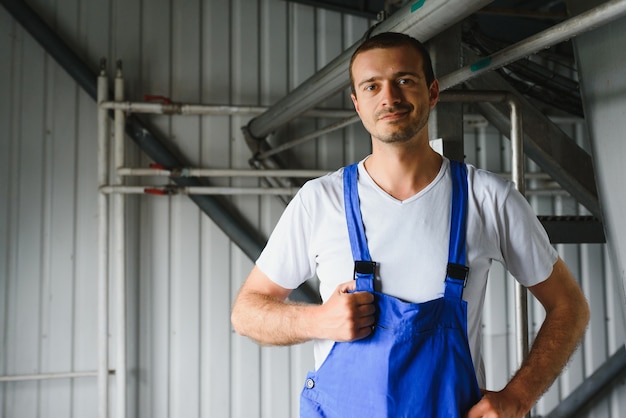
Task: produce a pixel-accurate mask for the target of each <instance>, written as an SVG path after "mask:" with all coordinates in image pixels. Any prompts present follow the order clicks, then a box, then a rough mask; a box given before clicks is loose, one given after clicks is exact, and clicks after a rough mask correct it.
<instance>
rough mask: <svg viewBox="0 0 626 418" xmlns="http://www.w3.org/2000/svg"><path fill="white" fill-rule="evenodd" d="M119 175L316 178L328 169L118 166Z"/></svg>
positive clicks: (326, 172)
mask: <svg viewBox="0 0 626 418" xmlns="http://www.w3.org/2000/svg"><path fill="white" fill-rule="evenodd" d="M117 172H118V174H119V175H121V176H166V177H176V176H183V177H296V178H297V177H300V178H316V177H321V176H324V175H326V174H328V173H330V171H329V170H242V169H230V168H224V169H221V168H184V169H181V170H164V169H160V168H127V167H125V168H120V169H118V171H117Z"/></svg>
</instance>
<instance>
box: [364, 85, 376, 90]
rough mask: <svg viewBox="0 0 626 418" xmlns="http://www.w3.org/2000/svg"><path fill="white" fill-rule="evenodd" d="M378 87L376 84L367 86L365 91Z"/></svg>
mask: <svg viewBox="0 0 626 418" xmlns="http://www.w3.org/2000/svg"><path fill="white" fill-rule="evenodd" d="M375 89H376V86H372V85H370V86H365V91H374V90H375Z"/></svg>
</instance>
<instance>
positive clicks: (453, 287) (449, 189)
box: [232, 33, 589, 418]
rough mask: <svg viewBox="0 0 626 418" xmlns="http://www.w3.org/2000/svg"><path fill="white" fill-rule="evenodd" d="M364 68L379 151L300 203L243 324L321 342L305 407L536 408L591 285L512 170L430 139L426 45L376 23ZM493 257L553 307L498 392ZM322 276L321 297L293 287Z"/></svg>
mask: <svg viewBox="0 0 626 418" xmlns="http://www.w3.org/2000/svg"><path fill="white" fill-rule="evenodd" d="M350 78H351V82H352V96H351V97H352V101H353V103H354V106H355V109H356V111H357V113H358V114H359V116H360V118H361V121H362V123H363V125H364V126H365V128H366V129H367V130H368V132H369V133H370V134H371V141H372V153H371V155H369V156H368V157H366V158H365V159H364V160H362V161H360V162H359V163H357V164H353V165H351V166H348V167H345V168H343V169H340V170H338V171H337V172H335V173H332V174H329V175H327V176H324V177H322V178H319V179H315V180H312V181H309V182H308V183H307V184H306V185H305V186H304V187H303V188H302V189H301V190H300V192H299V193H298V194H297V195H296V196H295V197H294V199H293V200H292V201H291V202H290V204H289V205H288V207H287V208H286V210H285V212H284V214H283V215H282V217H281V219H280V221H279V222H278V224H277V226H276V228H275V230H274V232H273V233H272V235H271V237H270V239H269V241H268V243H267V246H266V248H265V249H264V251H263V253H262V254H261V256H260V257H259V259H258V260H257V262H256V265H255V267H254V268H253V269H252V271H251V273H250V275H249V277H248V279H247V280H246V282H245V283H244V284H243V286H242V288H241V290H240V293H239V295H238V297H237V299H236V301H235V304H234V307H233V312H232V323H233V326H234V328H235V330H236V331H237V332H238V333H240V334H242V335H245V336H248V337H250V338H252V339H253V340H255V341H257V342H258V343H260V344H264V345H291V344H297V343H301V342H304V341H309V340H314V341H315V360H316V369H315V371H312V372H310V373H309V375H308V376H307V378H306V380H305V384H304V387H303V390H302V396H301V415H302V416H306V417H313V416H320V417H321V416H324V417H349V416H368V417H386V416H390V417H391V416H393V417H411V416H420V417H435V416H438V417H454V416H457V417H461V416H468V417H470V418H474V417H521V416H523V415H524V414H525V413H527V412H528V411H529V410H530V409H531V408H532V406H533V405H534V403H535V402H536V401H537V399H538V398H539V396H541V394H542V393H543V392H544V391H545V390H546V389H547V388H548V387H549V386H550V384H551V383H552V382H553V381H554V379H555V378H556V377H557V376H558V374H559V373H560V372H561V370H562V368H563V367H564V365H565V363H566V362H567V360H568V359H569V357H570V355H571V354H572V352H573V351H574V349H575V348H576V346H577V344H578V343H579V341H580V339H581V337H582V335H583V332H584V329H585V327H586V324H587V321H588V316H589V311H588V307H587V303H586V301H585V298H584V295H583V294H582V292H581V290H580V288H579V287H578V285H577V284H576V282H575V280H574V278H573V277H572V275H571V274H570V272H569V271H568V269H567V267H566V266H565V264H564V262H563V261H562V260H561V259H560V258H559V257H558V254H557V253H556V251H555V250H554V249H553V248H552V247H551V245H550V243H549V241H548V238H547V236H546V234H545V231H544V230H543V228H542V226H541V224H540V223H539V222H538V220H537V218H536V216H535V215H534V214H533V212H532V209H531V208H530V206H529V205H528V203H527V202H526V201H525V199H524V198H523V197H522V196H521V195H520V194H519V193H518V192H517V191H516V190H515V189H514V188H513V187H512V184H511V183H510V182H508V181H505V180H502V179H500V178H499V177H498V176H496V175H493V174H491V173H488V172H486V171H484V170H479V169H476V168H475V167H472V166H470V165H465V164H462V163H457V162H454V161H450V160H448V159H446V158H445V157H442V156H441V155H439V154H438V153H436V152H435V151H434V150H433V149H432V148H431V147H430V145H429V137H428V116H429V113H430V110H431V109H432V108H434V106H435V105H436V103H437V100H438V97H439V86H438V82H437V80H436V79H435V78H434V75H433V71H432V65H431V63H430V58H429V56H428V53H427V51H426V50H425V48H424V47H423V45H422V44H421V43H419V42H418V41H417V40H415V39H413V38H411V37H409V36H407V35H404V34H398V33H384V34H380V35H376V36H374V37H372V38H370V39H368V40H366V41H364V42H363V43H362V44H361V45H360V47H359V48H358V49H357V50H356V51H355V53H354V55H353V57H352V60H351V63H350ZM493 260H496V261H498V262H501V263H502V264H504V265H505V266H506V267H507V269H508V270H509V271H510V272H511V274H512V275H513V276H514V277H515V278H516V279H517V280H518V281H519V282H520V283H522V284H523V285H524V286H526V287H528V289H529V290H530V292H531V293H532V294H533V295H534V296H535V297H536V298H537V299H538V300H539V302H540V303H541V304H542V305H543V307H544V308H545V310H546V317H545V320H544V322H543V325H542V327H541V329H540V331H539V333H538V335H537V337H536V339H535V341H534V343H533V346H532V349H531V351H530V354H529V356H528V359H527V361H526V362H525V363H524V364H523V365H522V366H521V368H520V369H519V371H518V372H517V373H516V374H515V376H513V378H512V379H511V380H510V382H509V383H508V384H507V385H506V387H504V388H503V389H502V390H500V391H497V392H491V391H486V390H484V372H483V370H482V361H481V349H480V324H481V314H482V304H483V301H484V293H485V286H486V281H487V275H488V271H489V267H490V265H491V263H492V261H493ZM316 274H317V277H318V278H319V280H320V293H321V296H322V300H323V304H321V305H313V304H301V303H293V302H291V301H288V300H287V297H288V296H289V294H290V292H291V291H292V290H293V289H295V288H296V287H297V286H299V285H300V284H301V283H303V282H304V281H306V280H307V279H309V278H310V277H313V276H314V275H316ZM480 388H483V389H480Z"/></svg>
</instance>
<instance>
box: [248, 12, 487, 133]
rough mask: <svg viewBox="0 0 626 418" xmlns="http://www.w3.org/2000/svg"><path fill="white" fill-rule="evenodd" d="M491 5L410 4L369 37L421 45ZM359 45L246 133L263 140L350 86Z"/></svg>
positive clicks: (299, 87) (303, 84) (300, 86)
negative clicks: (409, 39) (388, 35)
mask: <svg viewBox="0 0 626 418" xmlns="http://www.w3.org/2000/svg"><path fill="white" fill-rule="evenodd" d="M490 2H491V0H474V1H467V0H444V1H423V0H422V1H419V2H409V3H407V4H406V5H405V6H403V7H402V8H401V9H400V10H398V11H397V12H395V13H394V14H393V15H391V16H390V17H389V18H388V19H386V20H384V21H382V22H381V23H380V24H379V25H378V26H377V27H376V28H375V29H373V31H372V33H373V34H377V33H381V32H389V31H394V32H404V33H407V34H409V35H412V36H414V37H415V38H417V39H419V40H420V41H423V42H424V41H427V40H428V39H430V38H431V37H433V36H434V35H436V34H438V33H439V32H441V31H442V30H443V28H446V27H448V26H450V25H452V24H454V23H456V22H458V21H460V20H462V19H463V18H465V17H467V16H469V15H470V14H472V13H474V12H475V11H477V10H479V9H481V8H482V7H483V6H485V5H487V4H489V3H490ZM359 43H360V42H357V43H355V44H354V45H352V46H351V47H350V48H348V49H347V50H345V51H344V52H343V53H342V54H341V55H339V56H338V57H337V58H335V59H334V60H332V61H331V62H330V63H329V64H328V65H326V66H325V67H324V68H322V69H321V70H319V71H318V72H316V73H315V74H314V75H313V76H311V77H310V78H309V79H307V80H306V81H305V82H304V83H302V84H300V85H299V86H298V87H297V88H296V89H294V90H293V91H292V92H291V93H289V94H288V95H286V96H285V97H283V98H282V99H280V100H279V101H278V102H277V103H275V104H274V105H273V106H272V107H271V108H270V109H268V110H267V111H266V112H265V113H263V114H262V115H259V116H258V117H256V118H254V119H253V120H251V121H250V122H249V123H248V126H247V129H246V130H247V132H248V133H249V134H250V135H251V136H252V137H253V138H258V139H262V138H265V137H266V136H267V135H268V134H270V133H271V132H273V131H275V130H276V129H277V128H278V127H280V126H282V125H284V124H285V123H287V122H289V121H290V120H291V119H293V118H295V117H296V116H298V115H300V114H302V113H303V112H304V111H306V110H308V109H311V108H312V107H313V106H315V105H316V104H317V103H319V102H321V101H323V100H324V99H326V98H328V97H330V96H331V95H332V94H334V93H336V92H338V91H340V90H341V89H344V88H346V87H347V86H348V85H349V79H348V66H349V64H350V58H351V56H352V53H353V52H354V51H355V50H356V48H357V47H358V45H359Z"/></svg>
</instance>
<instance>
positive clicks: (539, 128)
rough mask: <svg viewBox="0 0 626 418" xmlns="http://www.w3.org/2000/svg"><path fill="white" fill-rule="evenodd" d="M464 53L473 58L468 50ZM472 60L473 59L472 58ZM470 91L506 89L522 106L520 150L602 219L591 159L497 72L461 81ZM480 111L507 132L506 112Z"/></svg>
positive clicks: (483, 106)
mask: <svg viewBox="0 0 626 418" xmlns="http://www.w3.org/2000/svg"><path fill="white" fill-rule="evenodd" d="M465 53H466V54H470V55H474V54H473V52H471V51H470V50H469V49H466V50H465ZM472 58H476V57H475V56H474V57H472ZM472 58H470V60H472ZM465 85H466V86H467V87H469V88H470V89H472V90H486V89H493V90H507V91H511V92H514V93H516V94H517V95H518V98H519V100H520V103H521V105H522V114H523V118H522V123H523V129H524V151H525V153H526V155H528V156H529V157H530V158H531V159H532V160H533V161H534V162H536V163H537V164H538V165H539V166H540V167H541V168H542V169H543V171H545V172H546V173H548V174H549V175H550V176H551V177H552V178H553V179H554V180H556V181H557V182H558V183H559V184H560V185H561V186H562V187H563V188H564V189H565V190H567V191H568V192H569V193H570V194H571V195H572V196H573V197H574V198H575V199H576V200H577V201H578V202H580V203H581V204H582V205H584V206H585V207H586V208H587V209H588V210H589V211H590V212H591V213H592V214H593V215H594V216H595V217H596V218H598V219H600V220H601V219H602V211H601V210H600V202H599V199H598V191H597V189H596V183H595V174H594V170H593V161H592V159H591V156H590V155H589V154H588V153H587V152H585V151H584V150H583V149H582V148H580V147H579V146H578V145H577V144H576V143H575V142H574V141H573V140H572V139H571V138H570V137H568V136H567V135H566V134H565V133H564V132H563V131H562V130H561V129H560V128H559V127H558V126H556V125H555V124H554V123H553V122H552V121H550V119H548V118H547V117H546V116H545V115H544V114H543V113H542V112H541V111H540V110H539V109H537V108H536V107H534V106H533V105H531V104H530V102H528V100H526V99H525V98H524V97H523V96H522V95H521V94H519V93H518V92H517V91H516V90H515V89H514V88H513V87H512V86H511V85H510V84H509V83H508V82H506V81H505V80H504V79H503V78H502V77H501V76H500V75H499V74H498V73H496V72H493V71H491V72H488V73H485V74H483V75H482V76H480V77H478V78H474V79H471V80H469V81H466V82H465ZM477 107H478V108H479V110H480V112H481V113H482V114H483V116H485V118H486V119H487V120H488V121H489V122H490V123H491V124H493V125H494V126H495V127H496V128H497V129H498V130H499V131H500V132H503V133H504V134H505V135H506V134H507V133H508V132H509V131H510V122H509V119H508V111H507V110H506V109H505V108H504V107H499V105H496V104H492V103H479V104H477Z"/></svg>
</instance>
